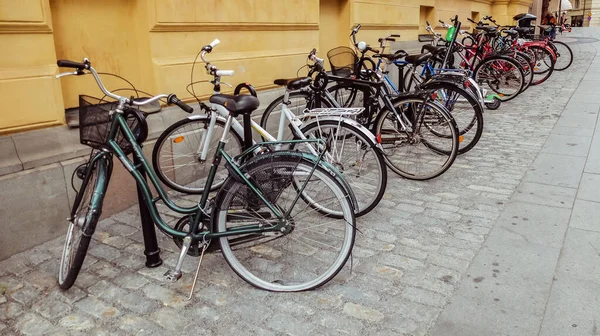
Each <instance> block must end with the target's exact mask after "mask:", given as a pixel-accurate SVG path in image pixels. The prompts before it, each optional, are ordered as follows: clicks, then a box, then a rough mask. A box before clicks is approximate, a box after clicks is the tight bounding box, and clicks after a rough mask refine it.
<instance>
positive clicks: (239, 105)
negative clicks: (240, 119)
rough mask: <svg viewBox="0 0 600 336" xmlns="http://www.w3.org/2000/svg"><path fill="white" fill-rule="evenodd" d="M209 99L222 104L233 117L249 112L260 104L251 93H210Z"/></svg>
mask: <svg viewBox="0 0 600 336" xmlns="http://www.w3.org/2000/svg"><path fill="white" fill-rule="evenodd" d="M209 101H210V102H211V103H214V104H218V105H221V106H223V107H224V108H226V109H227V111H229V113H230V114H231V116H233V117H237V116H239V115H240V114H242V115H244V114H250V113H252V111H254V110H256V109H257V108H258V106H259V105H260V102H259V101H258V98H256V97H254V96H252V95H228V94H216V95H212V96H211V97H210V99H209Z"/></svg>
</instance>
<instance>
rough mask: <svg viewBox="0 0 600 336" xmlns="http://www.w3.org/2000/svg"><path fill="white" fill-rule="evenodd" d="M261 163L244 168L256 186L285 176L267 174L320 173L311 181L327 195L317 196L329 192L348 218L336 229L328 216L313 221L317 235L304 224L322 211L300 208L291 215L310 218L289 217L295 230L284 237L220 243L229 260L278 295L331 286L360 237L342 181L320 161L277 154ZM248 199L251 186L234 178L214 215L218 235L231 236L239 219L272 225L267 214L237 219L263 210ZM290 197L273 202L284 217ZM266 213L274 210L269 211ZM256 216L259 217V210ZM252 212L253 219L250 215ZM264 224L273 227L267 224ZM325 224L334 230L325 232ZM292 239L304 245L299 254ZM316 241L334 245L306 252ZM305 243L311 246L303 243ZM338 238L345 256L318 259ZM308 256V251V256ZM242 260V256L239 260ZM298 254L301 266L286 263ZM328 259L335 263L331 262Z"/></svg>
mask: <svg viewBox="0 0 600 336" xmlns="http://www.w3.org/2000/svg"><path fill="white" fill-rule="evenodd" d="M255 159H256V160H253V161H251V162H249V163H248V164H247V165H245V166H244V167H243V170H244V172H245V174H246V175H247V176H249V177H250V179H251V180H254V181H257V180H258V181H265V180H268V181H269V182H272V181H280V179H279V177H277V176H276V177H274V178H268V179H265V178H264V177H263V178H261V177H260V174H265V172H267V174H269V172H274V171H282V170H286V169H287V170H293V172H299V173H300V175H303V174H307V173H308V172H310V171H312V170H313V168H314V173H313V174H312V178H311V180H313V179H314V182H315V184H311V187H312V186H320V187H322V188H323V189H322V190H319V191H318V192H316V193H315V195H317V194H325V191H324V190H325V189H329V190H330V191H331V193H332V195H333V197H332V198H331V200H334V201H336V202H338V203H339V209H340V210H341V212H342V214H343V216H342V218H341V219H340V220H339V221H336V222H335V224H336V227H335V228H331V226H332V224H333V223H334V221H332V218H331V217H328V216H327V215H324V219H322V220H310V218H309V220H308V221H307V222H309V223H311V224H313V225H315V228H316V230H315V231H311V230H310V229H309V230H308V232H307V231H302V230H306V229H305V228H304V227H300V223H299V221H300V220H302V219H303V218H308V217H307V216H309V215H308V214H307V213H310V215H315V214H316V215H318V214H320V212H318V211H314V212H312V213H311V212H310V211H311V210H310V209H309V210H307V208H304V209H300V211H298V210H293V211H290V214H291V215H292V214H294V211H298V213H299V214H301V216H304V217H301V218H299V219H296V220H294V219H293V218H291V219H290V218H284V219H283V220H284V221H290V222H292V223H293V227H292V226H291V225H290V226H289V228H288V229H287V231H285V232H282V233H281V234H280V235H276V234H272V235H269V236H267V235H264V234H252V235H246V236H240V237H237V238H236V236H230V237H223V238H220V239H219V243H220V247H221V252H222V254H223V257H224V258H225V260H226V261H227V263H228V264H229V266H230V267H231V269H232V270H233V271H234V272H235V273H236V274H237V275H238V276H239V277H240V278H242V279H243V280H244V281H246V282H247V283H249V284H251V285H252V286H255V287H257V288H261V289H264V290H268V291H275V292H296V291H304V290H310V289H314V288H316V287H319V286H322V285H324V284H326V283H327V282H329V281H330V280H331V279H333V278H334V277H335V276H336V275H337V274H338V273H339V272H340V271H341V270H342V268H343V267H344V265H345V264H346V261H347V260H348V258H349V257H350V255H351V252H352V248H353V245H354V240H355V237H356V224H355V217H354V210H353V207H352V204H351V202H350V200H349V197H348V193H347V191H346V190H345V189H344V188H343V187H342V186H341V184H340V183H339V182H338V181H337V180H336V178H335V177H334V176H332V175H331V172H330V171H327V170H326V169H324V168H322V167H321V166H320V165H319V166H316V167H315V162H314V161H309V160H307V159H303V158H302V157H301V156H300V154H299V153H297V152H296V153H293V152H292V153H290V152H275V153H269V154H264V155H260V156H258V157H256V158H255ZM292 175H293V173H292ZM294 179H295V178H294ZM284 184H285V183H284ZM256 186H257V187H258V188H260V189H262V190H264V189H263V188H262V187H261V185H260V182H259V185H256ZM287 190H289V191H291V193H292V196H291V197H289V199H292V198H296V199H297V203H296V205H301V203H302V202H303V201H304V202H306V200H305V199H304V198H303V197H301V198H297V197H296V196H294V195H293V193H294V192H297V190H296V189H295V188H293V187H291V186H289V184H288V186H287V187H285V189H284V190H283V192H285V191H287ZM303 192H304V193H307V192H309V191H307V189H304V191H303ZM263 194H264V193H263ZM248 195H249V194H248V186H247V185H246V184H244V183H243V182H241V181H238V180H237V179H235V178H233V177H231V178H229V179H227V180H226V182H225V184H224V185H223V188H221V190H220V191H219V193H218V194H217V196H216V198H215V204H216V208H215V210H214V217H213V228H214V230H215V232H226V231H227V230H228V228H229V227H231V226H232V225H235V224H237V223H235V220H236V219H239V220H240V223H239V224H241V225H248V222H249V221H251V220H252V219H254V220H256V221H257V222H259V223H262V222H263V221H266V220H267V219H266V218H265V216H264V214H263V215H260V218H259V217H249V216H239V215H238V216H237V217H236V216H235V215H236V214H239V213H240V211H241V210H240V209H244V208H248V207H252V208H253V209H255V208H256V207H257V204H256V203H252V204H251V201H249V200H251V199H252V197H249V196H248ZM286 198H288V196H287V195H284V194H283V193H282V194H280V195H278V196H277V199H276V201H275V202H273V204H274V205H276V206H277V207H278V209H280V210H281V211H282V212H284V213H285V211H286V210H288V209H286V206H287V204H284V203H285V199H286ZM230 209H231V210H232V213H231V214H232V215H229V216H228V214H229V210H230ZM264 209H268V208H266V207H265V208H264ZM254 212H255V213H256V211H254ZM261 212H264V211H261ZM247 213H248V214H250V212H247ZM290 217H291V216H290ZM230 224H231V225H230ZM264 225H271V224H269V223H266V224H264ZM325 225H328V227H325ZM338 226H339V227H338ZM333 232H335V234H332V233H333ZM291 235H294V237H295V239H294V241H298V242H301V243H302V244H303V245H299V246H300V247H299V248H298V249H295V248H294V247H293V246H292V244H293V243H294V241H291V240H285V241H283V242H282V240H283V239H285V238H287V237H289V236H291ZM269 237H271V238H269ZM315 237H318V239H328V241H327V243H329V244H326V243H325V242H320V241H316V242H318V243H319V244H317V246H318V247H312V246H309V247H306V246H307V245H308V243H307V242H311V241H315ZM260 239H264V240H263V241H264V244H263V241H259V240H260ZM302 239H304V240H305V241H304V242H302V241H301V240H302ZM334 239H341V244H340V248H339V252H337V254H336V252H330V251H326V252H325V254H324V255H322V256H321V255H318V256H317V254H319V250H323V249H325V248H331V247H333V245H332V244H331V243H330V241H331V240H334ZM278 242H282V244H281V246H279V245H276V243H278ZM271 243H273V244H271ZM283 243H287V245H285V246H283ZM245 244H249V245H250V244H252V246H248V248H244V246H243V245H245ZM259 244H260V245H259ZM267 244H268V245H267ZM273 245H274V246H273ZM334 248H335V247H334ZM303 251H307V252H305V253H303ZM296 252H297V253H296ZM240 255H241V256H242V257H238V256H240ZM296 255H298V256H299V257H298V261H294V262H292V263H288V264H284V263H285V262H286V261H288V260H289V259H288V258H292V257H294V256H296ZM254 256H256V259H253V257H254ZM326 259H331V261H328V260H326ZM254 260H256V261H254ZM321 263H322V264H324V267H323V266H322V265H321ZM270 266H274V269H275V271H274V272H273V271H272V272H269V271H266V272H265V273H264V274H263V273H262V271H263V270H265V269H267V268H269V267H270ZM255 267H256V269H255ZM292 267H299V268H300V271H299V272H288V269H289V268H292ZM307 267H308V268H307ZM321 270H324V271H321ZM313 274H314V276H313ZM284 277H294V279H292V280H296V277H300V278H303V279H302V280H297V281H298V282H288V281H289V280H290V279H287V278H286V279H284ZM284 281H285V282H284Z"/></svg>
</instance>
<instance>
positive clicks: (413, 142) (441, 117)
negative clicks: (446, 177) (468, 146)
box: [377, 99, 458, 180]
mask: <svg viewBox="0 0 600 336" xmlns="http://www.w3.org/2000/svg"><path fill="white" fill-rule="evenodd" d="M395 107H396V110H397V111H398V112H400V113H403V114H405V115H408V116H409V117H408V118H409V119H410V120H414V122H413V125H412V129H411V130H408V129H405V128H403V127H402V126H401V124H400V123H399V122H398V121H397V120H395V118H389V115H382V116H380V118H379V122H378V125H377V134H378V135H379V136H380V138H381V142H382V146H383V148H384V151H385V154H386V161H387V163H388V166H389V167H390V168H391V169H392V170H394V171H395V172H396V173H398V174H400V175H402V176H404V177H407V178H410V179H416V180H426V179H430V178H433V177H436V176H439V175H440V174H442V173H443V172H444V171H446V170H447V169H448V168H449V167H450V166H451V165H452V162H453V161H454V159H455V158H456V154H457V150H458V130H457V129H456V124H455V123H454V121H453V120H452V119H451V118H450V116H449V115H448V114H447V113H444V112H443V110H441V109H439V108H438V107H436V106H435V105H432V104H429V103H427V104H424V103H423V100H418V99H414V100H412V101H410V102H405V101H404V102H402V103H401V104H400V105H396V106H395ZM382 113H385V114H392V112H390V111H388V110H386V111H384V112H382ZM412 115H416V117H414V118H412V117H410V116H412Z"/></svg>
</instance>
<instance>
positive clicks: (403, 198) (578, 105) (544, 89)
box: [0, 44, 600, 336]
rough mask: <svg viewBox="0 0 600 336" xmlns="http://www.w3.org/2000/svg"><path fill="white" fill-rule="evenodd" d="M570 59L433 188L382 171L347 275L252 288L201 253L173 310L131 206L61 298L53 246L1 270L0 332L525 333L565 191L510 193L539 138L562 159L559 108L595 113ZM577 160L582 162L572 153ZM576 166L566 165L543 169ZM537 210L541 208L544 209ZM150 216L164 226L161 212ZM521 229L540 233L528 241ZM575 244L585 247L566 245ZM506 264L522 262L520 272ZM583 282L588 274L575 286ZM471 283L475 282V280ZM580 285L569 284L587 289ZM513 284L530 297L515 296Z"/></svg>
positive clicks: (531, 325) (567, 197)
mask: <svg viewBox="0 0 600 336" xmlns="http://www.w3.org/2000/svg"><path fill="white" fill-rule="evenodd" d="M574 51H575V53H576V56H575V60H574V64H573V66H572V68H571V69H570V70H569V71H566V72H557V73H556V74H554V75H553V77H552V81H549V82H548V83H545V84H544V85H542V86H538V87H532V88H530V89H529V90H528V91H527V92H525V93H524V94H523V95H522V97H519V98H517V99H515V100H513V101H511V102H507V103H505V104H503V105H502V107H501V109H500V110H498V111H486V113H485V115H484V117H485V132H484V134H483V137H482V139H481V141H480V143H479V144H478V145H477V146H476V147H475V148H474V149H473V150H472V151H471V152H469V153H468V154H466V155H463V156H461V157H459V158H458V159H457V161H456V163H455V165H454V166H453V167H452V168H451V169H450V170H449V171H448V172H447V173H445V174H444V175H443V176H441V177H440V178H437V179H434V180H431V181H426V182H415V181H406V180H403V179H400V178H399V177H397V176H394V175H393V174H392V175H390V177H389V181H388V183H389V185H388V188H387V192H386V194H385V195H384V199H383V200H382V202H381V204H380V206H379V207H378V208H376V209H375V210H374V211H373V212H372V213H371V214H369V215H367V216H366V217H364V218H362V219H360V220H359V222H358V225H359V227H360V229H361V233H360V234H359V235H358V237H357V242H356V247H355V250H354V255H353V259H352V264H350V263H349V264H348V265H347V267H346V268H345V269H344V270H343V271H342V272H341V273H340V274H339V275H338V276H337V277H336V278H334V279H333V280H332V281H331V282H330V283H329V284H327V285H326V286H324V287H322V288H320V289H318V290H314V291H311V292H305V293H290V294H275V293H268V292H264V291H261V290H257V289H255V288H252V287H250V286H249V285H247V284H246V283H245V282H244V281H242V280H241V279H240V278H238V277H237V276H236V275H235V274H234V273H233V272H232V271H231V270H230V269H229V267H228V266H227V264H226V262H225V261H224V259H223V258H222V257H221V256H220V255H218V254H217V255H208V256H207V257H206V259H205V261H204V263H203V265H204V266H203V269H202V271H201V273H200V279H199V283H198V289H197V292H196V294H195V295H194V297H193V299H192V301H186V300H185V295H187V291H188V290H189V288H190V286H191V281H192V276H193V274H192V272H193V271H194V268H195V260H194V259H193V258H187V259H186V261H185V263H184V272H185V274H184V277H183V278H182V279H181V280H180V281H179V282H177V283H175V284H169V283H165V282H163V281H162V274H163V273H164V272H165V271H166V270H167V269H169V268H170V267H172V266H173V265H174V263H175V260H176V253H177V248H176V246H175V245H174V243H173V242H172V241H171V240H170V239H169V238H167V237H165V236H164V235H162V234H159V235H158V236H159V245H160V247H161V249H162V258H163V259H164V261H165V262H164V265H163V266H161V267H158V268H155V269H149V268H146V267H144V265H143V262H144V257H143V249H144V247H143V240H142V235H141V232H140V230H139V215H138V213H137V209H136V208H135V207H133V208H130V209H128V210H126V211H124V212H121V213H119V214H117V215H114V216H112V217H110V218H107V219H104V220H103V221H102V222H101V223H99V226H98V230H97V232H96V234H95V235H94V241H93V242H92V247H91V249H90V253H89V255H88V257H87V258H86V262H85V263H84V269H83V270H82V272H81V275H80V276H79V277H78V279H77V281H76V283H75V286H74V287H73V288H71V289H70V290H69V291H64V292H63V291H60V290H59V289H58V288H57V287H56V284H55V281H56V280H55V279H56V272H57V268H58V260H59V257H60V253H61V249H62V242H63V241H62V239H63V238H62V237H59V238H57V239H54V240H52V241H50V242H48V243H45V244H42V245H39V246H37V247H35V248H33V249H31V250H30V251H26V252H24V253H21V254H17V255H14V256H13V257H11V258H10V259H8V260H5V261H1V262H0V290H2V291H1V293H2V294H1V295H0V334H2V335H19V334H24V335H42V334H48V335H132V334H136V335H138V334H139V335H166V334H168V333H171V334H192V333H194V334H201V335H202V334H204V335H222V334H230V333H231V334H236V335H237V334H239V335H256V334H258V335H280V334H290V335H306V334H314V335H332V334H350V335H362V334H373V335H444V336H447V335H461V336H464V335H478V336H479V335H534V334H537V332H538V330H539V328H540V325H541V319H542V316H543V314H544V310H543V309H541V308H540V307H543V306H544V305H543V303H544V298H546V299H547V297H548V296H550V297H552V298H553V299H552V300H553V301H552V302H554V300H556V302H559V301H560V300H564V297H563V296H561V295H560V293H559V292H556V294H554V296H553V293H552V290H551V288H552V283H553V280H552V276H553V274H554V273H553V271H548V269H551V270H553V268H552V267H551V266H552V265H553V263H554V264H556V262H557V260H558V258H559V252H560V250H559V247H557V245H556V244H557V241H559V240H560V239H559V236H560V234H561V232H565V229H566V228H565V224H564V222H563V221H562V219H564V220H565V221H567V220H568V219H566V218H568V217H567V216H566V215H565V213H566V212H570V211H571V208H573V207H574V206H573V204H574V201H575V197H576V195H577V189H576V188H575V187H564V186H560V185H561V183H562V182H561V181H565V182H564V183H565V184H566V185H568V186H574V178H573V177H571V176H570V175H564V176H567V177H565V178H563V179H562V180H561V179H556V181H547V180H542V181H541V182H551V183H555V184H558V185H550V184H542V183H539V182H540V181H539V180H536V178H534V177H533V175H532V174H529V175H528V176H529V178H532V179H534V180H536V181H535V182H523V183H522V182H521V181H522V180H523V178H524V177H525V176H526V174H528V172H531V167H532V164H534V162H536V164H537V165H538V167H540V165H542V163H540V162H543V160H544V158H541V159H540V158H538V154H539V153H540V151H541V150H542V148H545V150H544V152H546V151H549V152H548V154H547V155H546V154H544V155H546V156H545V159H546V160H549V161H552V155H555V154H556V153H555V151H556V148H554V147H551V146H549V145H548V142H547V139H548V138H549V136H550V137H553V139H559V140H560V141H558V140H557V142H556V143H557V148H558V149H559V150H561V151H563V152H559V154H561V153H562V154H566V155H572V153H571V152H570V151H568V150H569V149H570V148H571V147H572V146H569V145H568V143H570V142H571V138H569V139H567V138H565V137H573V136H574V134H573V132H571V133H568V132H566V131H565V132H563V131H559V132H554V134H552V135H551V133H552V132H553V131H554V129H555V127H554V126H555V124H556V123H557V121H559V117H560V114H561V111H562V110H563V109H565V107H566V108H567V109H566V110H565V111H568V112H565V113H569V114H574V113H580V112H581V111H585V112H588V113H590V115H592V114H594V115H596V114H597V113H598V105H597V104H590V103H584V102H574V101H569V98H570V97H571V95H572V94H573V93H574V92H575V90H576V88H577V87H578V85H579V82H580V80H581V79H582V78H584V76H585V74H586V71H587V69H588V66H589V64H590V62H592V59H593V58H594V55H595V48H594V47H592V46H588V45H585V44H579V45H577V48H574ZM524 102H527V103H526V104H525V103H524ZM548 106H552V107H553V109H552V110H549V109H548ZM578 111H579V112H578ZM589 119H590V120H591V119H592V118H591V117H589ZM564 120H565V121H564V122H563V123H566V124H565V125H562V126H561V127H575V128H577V127H579V125H581V123H580V122H579V121H578V119H577V118H575V119H572V120H570V121H569V120H568V118H566V119H564ZM569 122H573V124H568V123H569ZM565 133H568V134H565ZM582 135H583V134H579V135H578V136H575V138H577V139H576V141H577V146H580V147H582V148H583V147H586V146H587V147H588V149H589V144H590V142H591V135H590V134H589V133H588V134H586V135H584V136H582ZM582 139H583V140H582ZM587 139H589V141H588V140H587ZM551 141H552V140H551ZM544 146H546V147H544ZM565 151H566V152H565ZM578 154H581V157H585V153H583V151H582V152H581V153H578ZM563 160H564V158H563ZM579 166H581V163H580V162H579V161H577V162H574V163H573V166H569V165H562V163H560V164H559V163H556V164H555V165H554V166H553V167H554V169H555V170H564V169H569V168H572V167H579ZM534 167H535V165H534ZM573 169H575V170H577V169H579V168H577V169H576V168H573ZM542 174H543V171H542ZM549 176H554V175H551V174H550V175H549ZM560 176H563V175H560ZM183 201H184V200H183V199H181V202H183ZM186 201H187V202H189V201H194V199H193V198H192V199H190V198H189V197H188V198H187V200H186ZM522 202H525V203H528V204H529V203H530V204H532V205H531V207H532V208H536V209H537V210H534V211H535V213H531V212H530V211H531V209H530V208H524V207H522V206H520V204H521V203H522ZM536 204H537V205H536ZM581 204H583V203H581ZM548 206H549V207H552V210H547V211H546V210H545V208H544V207H548ZM580 206H582V205H580V203H579V200H578V201H576V202H575V207H574V208H575V210H577V211H581V210H579V207H580ZM160 211H161V213H162V214H163V215H164V216H166V217H167V218H170V220H171V221H172V220H175V218H171V217H168V216H169V213H168V212H167V211H165V208H164V207H161V210H160ZM539 212H546V214H545V215H542V214H540V213H539ZM511 213H512V214H513V215H511V216H508V217H507V214H511ZM576 213H580V212H576ZM513 216H519V219H520V220H521V222H522V223H521V222H519V225H517V226H518V228H515V227H514V226H513V225H512V224H511V223H512V220H513V218H512V217H513ZM525 216H527V217H525ZM578 216H579V217H574V219H573V220H574V221H583V222H585V221H586V218H587V217H585V215H584V214H581V213H580V215H578ZM523 218H528V219H529V221H528V223H525V222H527V221H525V220H523ZM578 218H579V219H578ZM586 223H587V222H586ZM536 225H537V226H539V225H548V226H547V227H546V228H545V229H544V230H540V234H539V236H535V231H536ZM582 225H587V224H580V226H582ZM511 226H513V227H511ZM507 228H509V229H510V231H508V230H507ZM64 229H65V230H66V227H65V228H64ZM580 231H581V232H582V230H578V231H577V229H568V230H567V245H566V246H567V247H566V248H565V250H564V251H563V253H562V257H561V258H562V259H561V261H559V264H560V265H561V266H559V268H558V270H559V271H560V272H571V273H574V274H576V275H577V276H578V275H579V274H580V273H581V272H584V271H585V270H586V267H587V264H586V263H585V262H584V261H583V260H582V259H579V258H578V257H577V256H578V255H579V253H583V255H584V256H586V257H587V258H591V259H593V258H595V256H594V254H593V251H594V249H591V246H594V247H595V246H596V245H593V244H596V242H597V240H595V239H596V238H595V236H592V235H589V234H586V235H585V237H583V238H582V237H580V236H581V235H583V234H582V233H581V232H580ZM585 232H588V231H585ZM599 234H600V233H599ZM579 238H582V239H587V240H584V241H586V242H589V244H588V245H581V244H579V243H577V241H578V239H579ZM530 242H531V243H533V246H530V245H528V244H529V243H530ZM590 244H592V245H590ZM501 247H504V249H502V248H501ZM581 249H584V250H583V251H580V250H581ZM598 249H600V247H598ZM521 259H524V260H526V261H527V263H526V264H525V265H522V264H520V263H519V260H521ZM571 259H575V260H578V261H579V262H574V263H571V262H570V260H571ZM494 262H497V263H498V265H494V264H493V263H494ZM598 264H600V263H598ZM494 270H498V272H495V271H494ZM523 271H524V272H525V273H523ZM587 271H588V272H590V270H589V269H587ZM596 273H597V272H595V269H592V273H591V274H589V275H588V277H589V278H591V277H592V275H594V276H597V274H596ZM494 274H496V276H494ZM559 274H560V273H559ZM479 277H484V279H483V280H481V281H479V280H477V281H475V280H476V279H478V278H479ZM588 277H585V278H583V279H584V280H586V279H587V280H589V281H593V280H591V279H588ZM559 281H560V280H559ZM496 283H498V285H496ZM514 283H516V285H515V286H514V290H513V289H512V287H511V286H512V285H513V284H514ZM475 286H477V287H478V288H475ZM528 286H532V287H535V288H534V290H533V291H531V290H530V291H527V289H528ZM496 287H497V288H496ZM491 290H494V293H491ZM516 293H519V294H518V295H515V294H516ZM511 295H512V296H513V298H511ZM525 295H530V296H531V297H532V299H531V300H529V299H528V298H527V297H525ZM544 295H545V297H544ZM494 298H497V299H498V300H497V301H495V300H494ZM519 299H522V300H519ZM511 300H512V301H511ZM548 311H550V310H548ZM557 314H559V312H557ZM436 321H438V322H437V323H436ZM547 328H549V329H548V330H554V329H553V328H562V324H560V323H559V325H558V326H553V325H548V327H547ZM556 330H564V329H556ZM586 330H587V329H586Z"/></svg>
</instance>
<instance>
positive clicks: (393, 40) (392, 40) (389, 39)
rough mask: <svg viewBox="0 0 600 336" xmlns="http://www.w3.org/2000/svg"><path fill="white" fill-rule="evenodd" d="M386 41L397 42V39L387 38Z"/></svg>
mask: <svg viewBox="0 0 600 336" xmlns="http://www.w3.org/2000/svg"><path fill="white" fill-rule="evenodd" d="M385 40H386V41H390V42H396V39H395V38H391V37H386V38H385Z"/></svg>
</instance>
